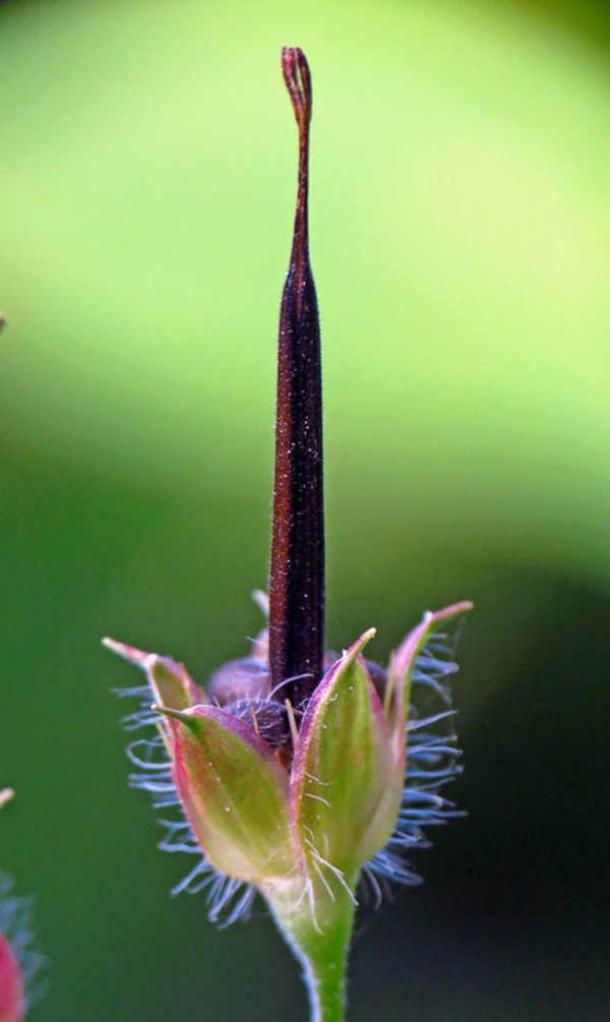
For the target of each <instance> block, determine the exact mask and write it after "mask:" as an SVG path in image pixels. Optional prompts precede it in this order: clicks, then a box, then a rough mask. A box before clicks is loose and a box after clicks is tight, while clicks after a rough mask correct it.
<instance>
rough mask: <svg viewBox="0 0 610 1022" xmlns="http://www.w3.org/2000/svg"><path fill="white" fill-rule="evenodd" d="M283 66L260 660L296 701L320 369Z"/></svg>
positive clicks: (304, 161) (304, 125) (319, 562)
mask: <svg viewBox="0 0 610 1022" xmlns="http://www.w3.org/2000/svg"><path fill="white" fill-rule="evenodd" d="M282 71H283V74H284V80H285V82H286V86H287V89H288V93H289V95H290V99H291V101H292V106H293V109H294V114H295V117H296V122H297V126H298V131H299V176H298V190H297V200H296V212H295V218H294V234H293V241H292V251H291V255H290V264H289V268H288V275H287V278H286V283H285V285H284V292H283V295H282V303H281V311H280V326H279V339H278V372H277V412H276V433H275V481H274V494H273V527H272V541H271V570H270V579H269V661H270V667H271V681H272V687H273V689H274V690H275V689H276V688H277V687H278V686H281V687H280V688H277V698H278V699H280V700H282V701H283V700H285V699H287V698H288V699H290V702H291V704H292V705H293V706H297V707H298V706H299V705H300V704H301V703H302V702H303V700H304V699H306V698H307V697H308V696H309V695H310V694H311V692H312V691H313V689H314V687H315V686H316V685H317V683H318V681H319V679H320V676H321V674H322V657H323V644H324V506H323V477H322V376H321V364H320V325H319V319H318V303H317V299H316V290H315V285H314V280H313V276H312V272H311V266H310V263H309V248H308V216H307V212H308V209H307V201H308V163H309V124H310V120H311V106H312V96H311V78H310V73H309V67H308V64H307V60H306V59H305V55H304V53H303V52H302V50H300V49H298V48H297V47H284V49H283V50H282ZM291 679H292V680H291ZM284 683H286V684H284Z"/></svg>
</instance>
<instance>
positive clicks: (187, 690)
mask: <svg viewBox="0 0 610 1022" xmlns="http://www.w3.org/2000/svg"><path fill="white" fill-rule="evenodd" d="M102 642H103V644H104V646H106V648H107V649H109V650H111V651H112V652H113V653H116V654H117V655H118V656H120V657H121V658H122V659H123V660H127V661H128V662H129V663H131V664H135V666H136V667H139V668H140V670H141V671H143V672H144V674H145V675H146V680H147V682H148V688H149V690H150V702H151V703H153V702H154V703H159V704H160V705H161V706H166V707H168V708H169V709H171V710H187V709H189V707H191V706H197V705H199V704H201V703H207V702H209V698H208V695H207V693H206V691H205V689H204V688H202V686H201V685H198V684H197V683H196V682H195V681H193V679H192V678H191V676H190V674H189V673H188V671H187V669H186V667H185V666H184V664H181V663H178V661H176V660H172V658H171V657H167V656H159V655H158V654H157V653H145V652H144V651H143V650H141V649H136V648H135V646H128V645H126V644H125V643H123V642H117V641H116V640H115V639H109V638H106V639H102ZM145 691H146V690H144V692H145ZM126 694H128V695H130V694H132V693H131V692H129V691H128V692H127V693H126ZM137 694H138V695H141V694H142V693H141V692H138V693H137ZM150 722H151V721H150V717H149V714H148V713H147V711H146V710H145V711H144V712H143V713H140V714H136V715H135V716H134V719H133V722H132V726H133V727H134V728H137V727H139V726H140V725H141V724H146V723H150ZM155 723H156V724H157V727H158V729H159V732H160V734H161V737H162V738H163V741H164V743H165V745H166V746H168V747H169V741H170V737H171V732H170V729H169V728H168V726H167V723H166V722H165V721H163V720H162V719H161V718H156V721H155Z"/></svg>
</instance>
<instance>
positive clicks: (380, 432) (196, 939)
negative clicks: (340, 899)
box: [0, 0, 610, 1022]
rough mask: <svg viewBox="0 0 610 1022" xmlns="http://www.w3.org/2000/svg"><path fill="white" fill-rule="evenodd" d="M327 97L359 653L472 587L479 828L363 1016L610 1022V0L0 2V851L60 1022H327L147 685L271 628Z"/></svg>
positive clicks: (419, 894) (353, 625) (388, 959)
mask: <svg viewBox="0 0 610 1022" xmlns="http://www.w3.org/2000/svg"><path fill="white" fill-rule="evenodd" d="M283 43H290V44H295V43H298V44H299V45H301V46H303V48H304V49H305V50H306V52H307V53H308V55H309V58H310V62H311V65H312V68H313V73H314V82H315V113H314V138H313V185H312V239H313V254H314V267H315V271H316V276H317V281H318V291H319V296H320V304H321V310H322V315H323V336H324V368H325V388H326V419H325V421H326V448H327V456H328V463H327V512H328V548H329V567H328V572H329V605H328V631H329V644H330V645H332V646H335V647H341V646H342V645H345V644H346V643H347V642H349V640H350V639H351V638H352V637H353V636H354V635H355V634H356V633H357V632H358V631H359V630H361V629H362V628H364V627H365V626H369V625H371V624H375V625H376V626H377V627H378V628H379V638H378V639H377V640H376V654H377V657H378V658H383V657H384V656H385V655H386V654H387V653H388V652H389V650H390V649H391V648H392V647H393V645H395V644H396V643H397V641H398V640H399V639H400V638H401V636H402V635H403V633H404V632H405V631H406V630H407V628H408V627H410V626H411V625H412V623H413V622H414V621H415V620H417V618H418V617H419V614H420V612H421V610H422V608H424V607H436V606H440V605H442V604H443V603H446V602H449V601H452V600H454V599H456V598H462V597H470V598H472V599H474V600H475V602H476V605H477V609H476V612H475V614H474V615H473V616H472V618H471V620H470V622H469V624H468V627H467V628H466V629H465V631H464V633H463V637H462V644H461V660H462V664H463V671H462V674H461V675H460V678H459V682H458V684H457V693H456V695H457V703H458V705H459V708H460V718H459V724H460V730H461V737H462V743H463V747H464V749H465V756H466V764H467V771H466V773H465V775H464V777H463V779H462V780H460V782H459V784H458V785H456V786H455V788H454V795H455V796H456V797H457V798H458V799H459V801H460V803H461V804H462V805H463V806H465V807H466V808H467V809H468V810H469V813H470V815H469V817H468V818H467V819H465V820H461V821H457V822H456V823H454V824H452V826H451V827H450V828H448V829H446V830H444V831H442V832H440V833H437V834H435V835H434V837H435V839H436V840H435V847H434V849H433V850H431V851H428V852H426V853H423V854H422V855H421V856H420V857H419V858H418V860H417V865H418V866H419V867H420V868H421V869H422V871H423V872H424V873H425V875H426V878H427V881H426V884H425V885H424V886H423V887H421V888H419V889H417V890H407V891H398V892H397V894H396V897H395V899H394V901H393V902H392V903H391V904H389V905H386V906H385V908H384V909H383V910H382V911H381V912H378V913H374V912H370V911H369V912H366V911H365V912H364V913H363V916H362V919H361V921H360V924H359V928H358V935H357V940H356V944H355V949H354V955H353V962H352V976H351V986H350V998H351V1018H352V1020H353V1022H365V1020H370V1019H380V1020H383V1022H399V1020H408V1019H411V1018H417V1019H418V1020H419V1022H442V1020H445V1019H448V1018H451V1019H452V1020H454V1022H466V1020H468V1022H475V1020H488V1019H494V1020H496V1022H545V1020H551V1019H552V1020H553V1022H560V1020H566V1022H568V1020H569V1022H602V1020H603V1019H607V1018H608V1017H609V1012H610V992H609V981H608V975H607V952H608V949H609V948H608V944H609V942H608V936H609V934H608V915H607V911H608V900H609V899H608V893H609V891H608V864H607V858H608V856H607V848H608V839H609V836H610V828H609V825H608V809H609V803H608V785H607V782H608V757H607V748H608V722H609V720H610V687H609V680H610V679H609V677H608V659H609V658H608V653H609V642H608V620H609V613H610V458H609V450H610V402H609V400H608V393H609V383H610V358H609V345H610V302H609V299H608V293H609V283H608V282H609V277H610V245H609V242H610V203H609V193H608V181H609V180H610V132H609V130H608V124H609V123H610V17H609V14H608V9H607V5H606V4H605V3H603V2H599V3H596V2H593V0H590V2H583V0H578V2H576V0H574V2H572V3H571V2H569V0H566V2H563V3H562V2H559V0H554V2H551V0H548V2H546V3H545V2H532V0H521V2H519V3H517V2H515V3H511V2H493V0H487V2H480V3H477V2H474V0H473V2H460V0H446V2H441V0H359V2H355V0H350V2H340V0H327V2H325V3H323V2H321V0H309V2H308V3H307V4H299V5H296V4H286V3H285V2H283V0H277V2H275V0H270V2H264V0H262V2H259V3H256V4H254V3H250V4H249V3H245V2H239V0H181V2H180V3H176V2H175V0H104V2H101V0H80V2H79V0H72V2H70V0H47V2H38V3H36V2H31V0H13V2H7V0H5V2H3V3H1V4H0V69H1V70H0V79H1V83H2V86H1V91H0V124H1V133H2V156H1V170H0V181H1V185H0V308H2V309H3V311H4V312H5V314H6V315H7V318H8V320H9V326H8V327H7V329H6V330H5V331H4V333H3V335H2V340H1V350H0V459H1V469H0V472H1V476H0V478H1V487H0V551H1V554H0V564H1V578H2V584H1V589H0V622H1V648H2V662H3V680H2V688H1V691H0V715H1V722H2V724H1V737H0V770H1V777H0V781H2V782H4V783H9V782H10V783H11V784H13V785H14V786H15V787H16V788H17V789H18V795H19V797H18V800H17V801H16V802H15V803H14V804H13V805H12V806H11V807H10V809H7V810H6V811H5V813H3V819H2V836H1V846H0V847H1V862H2V866H3V868H5V869H9V870H10V871H11V872H13V873H14V874H15V875H16V876H17V878H18V886H19V889H20V890H21V891H23V892H34V893H35V895H36V909H37V929H38V943H39V945H40V947H41V948H43V949H44V950H45V951H46V952H47V953H48V956H49V958H50V960H51V964H50V967H49V980H50V984H49V987H50V988H49V993H48V996H47V998H46V1000H45V1001H44V1002H42V1003H41V1004H40V1005H39V1007H37V1009H36V1011H35V1012H33V1015H32V1017H33V1018H35V1019H40V1022H45V1020H46V1022H66V1020H72V1019H79V1020H82V1022H105V1020H107V1019H108V1018H112V1019H113V1022H134V1020H147V1022H161V1020H165V1019H170V1018H171V1019H176V1020H177V1019H184V1020H187V1019H188V1020H190V1019H193V1020H195V1019H202V1020H203V1019H207V1018H210V1019H212V1018H214V1019H221V1020H227V1022H231V1020H234V1019H247V1020H252V1022H258V1020H263V1019H284V1018H291V1019H294V1022H301V1020H303V1022H304V1020H305V1018H306V1010H305V1003H304V999H303V996H302V993H301V990H300V987H299V983H298V973H297V968H296V966H295V964H294V963H293V962H292V960H291V958H290V956H289V954H288V952H287V950H286V949H285V948H284V947H283V946H282V945H281V943H280V941H279V939H278V938H277V936H276V934H275V933H274V931H273V929H272V926H271V924H270V922H269V921H268V919H267V918H266V917H265V914H264V912H263V910H262V909H259V910H258V911H257V912H256V914H255V918H254V920H253V921H252V922H251V923H250V924H248V925H247V926H240V925H237V926H236V927H234V928H233V929H230V930H228V931H226V932H223V933H222V934H218V933H216V932H215V931H214V930H213V928H212V927H211V926H210V924H208V922H207V921H206V919H205V913H204V905H203V903H202V901H201V900H200V899H199V898H188V897H186V896H182V897H180V898H178V899H175V900H172V899H171V898H170V897H169V895H168V890H169V888H170V887H171V886H172V884H174V883H176V882H177V881H178V880H179V879H180V877H181V875H182V874H183V872H184V870H186V869H187V868H188V866H189V863H188V861H184V860H183V861H179V860H178V857H177V856H174V857H170V856H163V855H162V854H161V853H160V852H158V851H156V849H155V842H156V840H157V839H158V838H159V836H160V832H159V830H158V828H157V824H156V823H155V820H154V815H153V813H152V811H151V810H150V807H149V805H148V804H147V802H146V799H145V797H144V796H143V795H140V794H138V793H137V792H133V791H130V790H128V788H127V784H126V776H127V771H128V766H127V763H126V761H125V758H124V752H123V748H124V745H125V742H126V739H125V736H124V735H123V734H122V732H121V729H120V726H119V719H120V717H121V714H122V712H123V711H124V709H125V704H121V703H119V701H118V700H116V699H115V698H114V696H113V695H112V692H111V690H112V689H113V688H115V687H117V686H123V685H129V684H131V683H134V682H135V681H136V679H135V678H134V676H133V674H132V673H130V671H129V669H128V668H127V666H126V665H122V664H120V663H119V662H116V661H114V660H113V659H112V658H111V657H110V655H109V654H107V653H105V652H104V651H103V650H102V649H101V648H100V646H99V638H100V636H102V635H104V634H111V635H115V636H116V637H118V638H122V639H125V640H127V641H131V642H133V643H135V644H137V645H140V646H142V647H143V648H145V649H147V648H152V649H156V650H159V651H160V652H167V653H173V654H174V655H176V656H177V657H179V658H180V659H183V660H185V661H186V662H187V663H188V664H189V665H190V667H191V668H192V670H193V672H194V673H195V675H196V676H197V677H198V678H200V679H205V677H206V674H207V673H208V672H209V671H210V670H211V669H212V668H213V667H214V666H216V665H217V664H218V663H220V662H222V661H223V660H226V659H228V658H230V657H232V656H237V655H239V654H240V653H241V652H242V651H243V650H244V649H245V645H246V637H247V636H248V635H251V634H253V632H254V631H255V630H256V629H257V628H258V626H259V623H260V622H259V615H258V611H257V610H256V608H255V607H254V605H253V604H251V602H250V599H249V593H250V590H251V589H252V588H254V587H255V586H260V585H263V584H264V582H265V576H266V563H267V540H268V528H269V508H270V482H271V463H272V414H273V404H274V353H275V332H276V324H277V307H278V298H279V293H280V289H281V285H282V278H283V274H284V271H285V267H286V262H287V255H288V248H289V233H290V227H291V219H292V203H293V196H294V185H295V144H296V135H295V129H294V124H293V121H292V115H291V112H290V109H289V105H288V100H287V97H286V95H285V93H284V89H283V86H282V83H281V78H280V74H279V65H278V56H279V47H280V45H281V44H283Z"/></svg>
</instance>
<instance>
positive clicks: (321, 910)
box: [270, 887, 354, 1022]
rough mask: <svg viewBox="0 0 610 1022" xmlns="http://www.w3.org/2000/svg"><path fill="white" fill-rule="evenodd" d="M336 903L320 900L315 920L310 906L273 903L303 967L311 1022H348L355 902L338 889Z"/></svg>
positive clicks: (278, 919)
mask: <svg viewBox="0 0 610 1022" xmlns="http://www.w3.org/2000/svg"><path fill="white" fill-rule="evenodd" d="M333 893H334V900H333V901H332V902H330V901H329V899H328V897H326V898H324V899H318V898H316V901H315V918H314V912H313V911H312V908H311V906H310V905H309V904H307V905H305V904H303V903H302V902H301V903H300V904H297V905H296V907H295V904H294V902H292V901H286V900H283V899H282V900H278V899H277V897H274V898H273V899H272V900H270V904H271V908H272V911H273V914H274V916H275V920H276V922H277V924H278V926H279V929H280V931H281V933H282V934H283V936H284V937H285V939H286V941H287V943H288V944H289V945H290V947H291V948H292V950H293V951H294V953H295V955H296V957H297V958H298V959H299V961H300V962H301V964H302V965H303V978H304V981H305V985H306V987H307V991H308V993H309V1002H310V1006H311V1022H344V1019H345V984H346V973H347V958H348V952H349V944H350V938H351V934H352V926H353V922H354V902H353V900H352V899H351V897H350V896H349V894H348V892H347V891H346V890H344V889H343V887H339V888H338V889H335V891H334V892H333Z"/></svg>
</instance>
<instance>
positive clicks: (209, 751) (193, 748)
mask: <svg viewBox="0 0 610 1022" xmlns="http://www.w3.org/2000/svg"><path fill="white" fill-rule="evenodd" d="M157 709H158V710H159V712H160V713H162V714H164V715H165V716H166V718H167V720H168V722H169V724H170V726H171V730H172V735H173V742H172V745H173V779H174V783H175V785H176V790H177V792H178V795H179V796H180V801H181V803H182V806H183V808H184V811H185V813H186V816H187V818H188V821H189V823H190V825H191V829H192V831H193V833H194V835H195V837H196V838H197V841H198V842H199V845H200V847H201V849H202V851H203V852H204V853H205V855H206V857H207V859H208V860H209V862H210V863H211V864H212V865H213V866H214V867H215V868H216V869H218V870H219V871H221V872H222V873H224V874H226V875H228V876H230V877H232V878H234V879H236V880H240V881H245V882H247V883H254V884H256V885H258V886H261V885H264V884H265V883H266V882H268V881H270V880H274V879H279V878H284V877H286V876H287V875H288V874H290V873H291V872H292V871H293V870H294V868H295V856H294V852H293V844H292V836H291V831H290V821H289V811H288V783H287V775H286V771H285V769H284V768H283V767H282V766H281V765H280V763H279V762H278V758H277V756H276V754H275V753H274V752H273V750H272V749H271V747H270V746H269V745H268V744H267V743H266V742H265V741H264V739H263V738H261V737H260V736H259V735H258V734H257V732H256V730H255V726H256V725H255V720H253V721H252V724H248V723H246V722H245V721H244V720H242V719H238V718H237V717H234V716H232V715H231V714H230V713H228V712H227V711H225V710H223V709H220V708H218V707H214V706H196V707H192V708H191V709H189V710H185V711H175V710H172V709H168V708H166V707H158V708H157Z"/></svg>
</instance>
